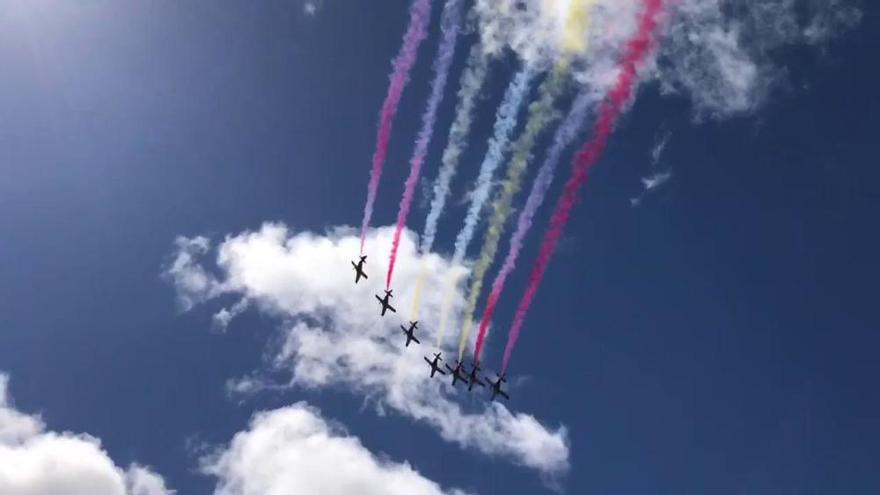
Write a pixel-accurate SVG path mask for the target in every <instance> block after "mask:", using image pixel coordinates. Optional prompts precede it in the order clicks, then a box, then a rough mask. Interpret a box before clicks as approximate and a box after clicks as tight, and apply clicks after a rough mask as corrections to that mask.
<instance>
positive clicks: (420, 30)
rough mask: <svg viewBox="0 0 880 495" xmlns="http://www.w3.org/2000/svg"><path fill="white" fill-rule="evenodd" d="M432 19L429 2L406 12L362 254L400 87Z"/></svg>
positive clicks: (419, 0)
mask: <svg viewBox="0 0 880 495" xmlns="http://www.w3.org/2000/svg"><path fill="white" fill-rule="evenodd" d="M430 20H431V0H413V4H412V6H411V7H410V10H409V27H407V28H406V34H404V35H403V45H401V47H400V52H399V53H398V54H397V57H395V58H394V63H393V67H394V68H393V70H392V71H391V82H390V83H389V84H388V93H387V94H386V95H385V101H384V102H383V103H382V111H381V112H380V113H379V131H378V133H377V135H376V150H375V151H374V152H373V168H372V169H371V170H370V182H369V184H368V185H367V203H366V204H365V205H364V219H363V221H362V222H361V251H360V252H361V254H364V240H365V239H366V235H367V227H369V226H370V218H371V217H372V216H373V203H375V202H376V191H377V190H378V189H379V179H380V178H381V177H382V166H383V165H384V164H385V156H386V155H387V153H388V139H389V138H390V137H391V124H392V121H393V120H394V115H395V114H396V113H397V106H398V104H399V103H400V96H401V95H402V94H403V88H404V87H406V84H407V83H408V82H409V72H410V69H412V66H413V64H415V61H416V55H417V53H418V50H419V45H421V44H422V40H424V39H425V36H426V35H427V28H428V21H430Z"/></svg>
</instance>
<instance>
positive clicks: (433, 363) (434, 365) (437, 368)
mask: <svg viewBox="0 0 880 495" xmlns="http://www.w3.org/2000/svg"><path fill="white" fill-rule="evenodd" d="M424 359H425V362H426V363H428V365H429V366H430V367H431V378H434V373H440V374H441V375H445V374H446V373H444V372H443V370H442V369H440V365H439V364H438V361H441V360H442V358H441V357H440V353H439V352H435V353H434V360H433V361H432V360H430V359H428V358H427V357H425V358H424Z"/></svg>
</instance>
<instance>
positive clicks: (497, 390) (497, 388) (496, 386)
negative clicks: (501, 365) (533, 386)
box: [489, 374, 510, 400]
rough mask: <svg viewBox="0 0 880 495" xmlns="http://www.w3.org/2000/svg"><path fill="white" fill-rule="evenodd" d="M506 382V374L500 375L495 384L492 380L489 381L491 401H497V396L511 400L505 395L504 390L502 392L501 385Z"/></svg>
mask: <svg viewBox="0 0 880 495" xmlns="http://www.w3.org/2000/svg"><path fill="white" fill-rule="evenodd" d="M504 382H507V380H505V379H504V374H500V375H498V379H497V380H495V381H494V382H493V381H491V380H490V381H489V389H490V390H492V398H491V399H489V400H495V396H497V395H500V396H501V397H504V398H505V399H507V400H510V396H509V395H507V394H506V393H504V390H501V384H502V383H504Z"/></svg>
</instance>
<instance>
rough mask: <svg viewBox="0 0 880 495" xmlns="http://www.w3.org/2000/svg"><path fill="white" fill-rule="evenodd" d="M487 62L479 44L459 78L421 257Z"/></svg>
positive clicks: (463, 139)
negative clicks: (456, 98) (454, 105)
mask: <svg viewBox="0 0 880 495" xmlns="http://www.w3.org/2000/svg"><path fill="white" fill-rule="evenodd" d="M488 68H489V61H488V58H487V57H486V56H485V55H484V54H483V46H482V45H481V44H480V43H476V44H474V46H473V47H471V53H470V55H469V56H468V61H467V66H466V68H465V70H464V72H463V73H462V75H461V83H460V84H461V87H460V88H459V90H458V104H457V106H456V107H455V120H453V121H452V127H451V128H450V129H449V142H448V143H447V144H446V148H445V149H444V150H443V158H441V160H440V161H441V164H442V165H441V166H440V172H439V173H438V174H437V179H436V180H435V181H434V187H433V190H434V196H433V197H432V198H431V209H430V210H429V211H428V217H427V219H426V220H425V232H424V234H423V235H422V245H421V250H422V253H423V254H426V253H428V252H430V251H431V248H432V247H433V246H434V237H435V236H436V235H437V222H438V221H439V219H440V215H441V214H442V213H443V209H444V208H445V206H446V198H447V197H448V196H449V183H450V182H451V181H452V177H453V176H454V175H455V170H456V168H457V167H458V162H459V158H460V157H461V154H462V152H464V149H465V147H466V146H467V136H468V133H469V132H470V129H471V123H472V121H473V112H474V104H475V103H476V100H477V95H478V94H479V93H480V89H481V88H482V87H483V83H484V82H485V80H486V74H487V73H488Z"/></svg>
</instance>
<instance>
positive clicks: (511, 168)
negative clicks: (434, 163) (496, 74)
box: [453, 60, 570, 360]
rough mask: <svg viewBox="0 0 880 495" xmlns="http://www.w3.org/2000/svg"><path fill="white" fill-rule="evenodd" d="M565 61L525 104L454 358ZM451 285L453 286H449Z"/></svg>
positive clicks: (551, 115)
mask: <svg viewBox="0 0 880 495" xmlns="http://www.w3.org/2000/svg"><path fill="white" fill-rule="evenodd" d="M569 67H570V66H569V63H568V61H567V60H563V61H562V62H559V63H558V64H556V67H554V69H553V71H552V72H551V73H550V75H549V76H548V77H547V79H545V80H544V82H543V83H542V84H541V87H540V88H539V89H538V94H539V96H538V100H537V101H535V102H534V103H532V104H531V105H529V117H528V121H527V122H526V127H525V130H524V131H523V133H522V135H521V136H520V137H519V139H517V141H516V144H515V145H514V147H513V154H512V155H511V158H510V164H509V165H508V167H507V176H506V177H505V178H504V182H503V183H502V185H501V190H500V191H499V193H498V195H497V196H496V198H495V201H494V202H493V203H492V217H491V218H490V219H489V228H488V230H487V231H486V237H485V238H484V239H483V247H482V248H481V249H480V255H479V257H478V258H477V263H476V264H475V265H474V268H473V270H472V271H471V285H470V290H469V291H468V298H467V305H466V306H465V311H464V314H463V315H462V329H461V337H460V338H459V341H458V359H459V360H461V359H462V357H463V356H464V351H465V348H466V347H467V342H468V336H469V335H470V332H471V327H472V326H473V317H474V311H475V310H476V307H477V299H478V298H479V296H480V290H481V289H482V288H483V278H484V277H485V276H486V272H487V271H488V270H489V267H490V266H491V265H492V261H493V260H494V259H495V255H496V254H497V252H498V243H499V241H500V240H501V235H502V234H503V233H504V224H505V223H506V221H507V217H509V216H510V213H511V211H512V210H513V208H512V203H513V198H514V196H516V193H517V192H519V190H520V188H521V187H522V178H523V175H524V174H525V172H526V168H527V167H528V164H529V161H530V160H531V158H532V148H534V146H535V143H536V142H537V140H538V137H539V136H540V135H541V131H542V130H543V129H544V128H545V127H546V126H547V125H548V124H550V123H552V122H553V121H554V120H556V119H557V118H558V117H559V113H558V112H557V111H556V110H555V109H554V108H553V106H554V103H555V102H556V99H557V98H558V97H559V95H560V94H561V93H562V91H563V89H565V85H566V82H567V81H568V74H569ZM453 287H454V285H453Z"/></svg>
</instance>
